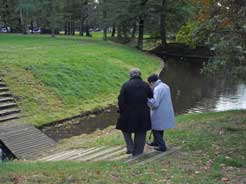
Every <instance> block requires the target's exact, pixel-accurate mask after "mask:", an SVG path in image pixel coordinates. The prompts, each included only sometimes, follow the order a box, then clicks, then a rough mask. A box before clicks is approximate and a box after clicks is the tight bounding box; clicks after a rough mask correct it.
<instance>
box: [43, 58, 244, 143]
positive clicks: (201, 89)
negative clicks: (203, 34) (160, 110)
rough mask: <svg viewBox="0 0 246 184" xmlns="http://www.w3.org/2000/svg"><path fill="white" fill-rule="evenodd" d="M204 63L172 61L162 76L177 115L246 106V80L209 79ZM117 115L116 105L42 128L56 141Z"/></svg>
mask: <svg viewBox="0 0 246 184" xmlns="http://www.w3.org/2000/svg"><path fill="white" fill-rule="evenodd" d="M200 71H201V66H200V65H197V64H196V65H194V64H189V63H184V62H182V61H174V60H169V61H168V62H167V63H166V64H165V69H164V70H162V71H161V73H160V78H161V80H162V81H164V82H165V83H167V84H168V85H169V86H170V88H171V92H172V100H173V105H174V109H175V114H176V115H179V114H184V113H194V112H212V111H225V110H233V109H246V83H243V82H240V81H237V80H231V79H228V78H226V77H224V78H206V77H204V76H203V75H201V72H200ZM117 118H118V113H117V109H116V107H110V108H108V109H105V110H104V111H103V112H102V113H99V114H91V115H88V116H85V117H82V118H80V117H78V118H74V119H72V120H70V121H64V122H62V123H59V124H55V125H52V126H47V127H44V128H42V130H43V131H44V132H45V133H46V134H47V135H49V136H50V137H52V138H53V139H55V140H57V141H58V140H60V139H63V138H69V137H72V136H76V135H80V134H82V133H92V132H94V131H95V130H97V129H105V128H107V127H108V126H110V125H115V123H116V121H117Z"/></svg>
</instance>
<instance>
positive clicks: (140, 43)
mask: <svg viewBox="0 0 246 184" xmlns="http://www.w3.org/2000/svg"><path fill="white" fill-rule="evenodd" d="M143 38H144V19H143V18H142V17H140V21H139V28H138V45H137V48H138V49H139V50H143Z"/></svg>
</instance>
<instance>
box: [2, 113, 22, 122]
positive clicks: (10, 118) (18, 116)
mask: <svg viewBox="0 0 246 184" xmlns="http://www.w3.org/2000/svg"><path fill="white" fill-rule="evenodd" d="M20 117H21V114H20V113H16V114H10V115H6V116H4V117H0V122H4V121H9V120H13V119H18V118H20Z"/></svg>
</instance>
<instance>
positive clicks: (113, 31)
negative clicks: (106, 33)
mask: <svg viewBox="0 0 246 184" xmlns="http://www.w3.org/2000/svg"><path fill="white" fill-rule="evenodd" d="M111 37H115V25H113V29H112V34H111Z"/></svg>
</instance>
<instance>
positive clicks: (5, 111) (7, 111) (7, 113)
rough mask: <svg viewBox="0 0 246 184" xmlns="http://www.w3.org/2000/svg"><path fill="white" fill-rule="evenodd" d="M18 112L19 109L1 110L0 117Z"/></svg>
mask: <svg viewBox="0 0 246 184" xmlns="http://www.w3.org/2000/svg"><path fill="white" fill-rule="evenodd" d="M19 112H20V109H17V108H11V109H3V110H0V116H5V115H9V114H14V113H19Z"/></svg>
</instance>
